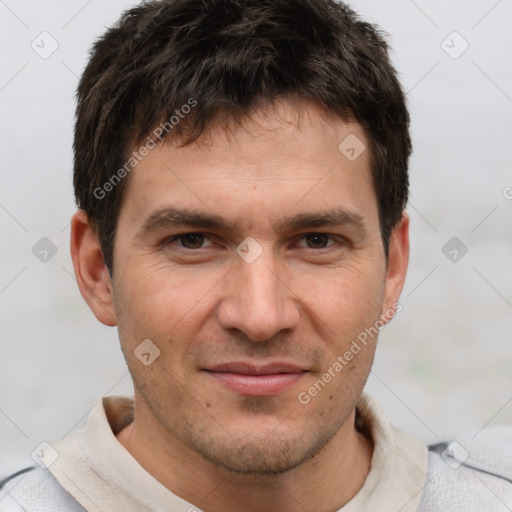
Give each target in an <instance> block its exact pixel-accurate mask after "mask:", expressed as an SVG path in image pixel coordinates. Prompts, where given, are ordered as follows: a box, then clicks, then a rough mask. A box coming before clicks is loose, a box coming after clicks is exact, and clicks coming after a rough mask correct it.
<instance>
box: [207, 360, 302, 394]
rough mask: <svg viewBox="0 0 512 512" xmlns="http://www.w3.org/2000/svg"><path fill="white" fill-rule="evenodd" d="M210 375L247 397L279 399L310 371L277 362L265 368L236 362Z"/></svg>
mask: <svg viewBox="0 0 512 512" xmlns="http://www.w3.org/2000/svg"><path fill="white" fill-rule="evenodd" d="M204 371H205V372H206V373H207V375H209V376H210V377H212V378H214V379H215V380H216V381H217V382H218V383H220V384H221V385H223V386H224V387H227V388H228V389H230V390H231V391H234V392H235V393H238V394H240V395H244V396H275V395H278V394H280V393H282V392H284V391H285V390H286V389H288V388H290V387H291V386H293V385H294V384H296V383H297V382H298V381H299V380H301V379H302V378H303V377H304V375H305V374H306V373H308V370H305V369H304V368H301V367H300V366H297V365H294V364H290V363H286V362H280V361H276V362H273V363H270V364H265V365H255V364H251V363H246V362H241V361H236V362H230V363H223V364H219V365H215V366H212V367H210V368H207V369H205V370H204Z"/></svg>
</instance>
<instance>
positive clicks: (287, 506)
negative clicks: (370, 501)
mask: <svg viewBox="0 0 512 512" xmlns="http://www.w3.org/2000/svg"><path fill="white" fill-rule="evenodd" d="M136 403H137V402H136ZM139 404H140V402H139ZM354 419H355V410H354V411H353V412H352V414H350V416H349V417H348V418H347V420H346V421H345V423H344V424H343V425H342V427H341V428H340V429H339V431H338V432H337V434H336V435H335V436H334V437H333V438H332V439H331V441H330V442H329V443H328V444H327V445H326V446H325V447H324V448H323V449H322V450H321V451H320V452H319V453H318V454H317V455H316V456H315V457H313V458H311V459H309V460H308V461H306V462H304V463H303V464H301V465H300V466H298V467H296V468H295V469H292V470H290V471H287V472H286V473H281V474H277V475H254V474H240V473H234V472H232V471H229V470H227V469H224V468H220V467H218V466H217V465H215V464H213V463H211V462H210V461H208V460H206V459H205V458H203V457H202V456H200V455H199V454H197V453H195V452H194V451H192V450H190V449H189V448H188V447H186V446H184V445H183V444H182V443H181V442H179V441H178V440H177V439H176V438H174V437H173V436H172V435H170V434H169V433H168V432H167V431H165V430H163V429H162V428H161V427H160V426H159V425H158V424H157V422H156V420H155V419H154V418H152V417H151V416H150V415H146V414H138V411H137V410H136V411H135V420H134V421H133V423H131V424H130V425H128V426H127V427H125V428H124V429H123V430H122V431H121V432H119V433H118V434H117V439H118V441H119V442H120V443H121V444H122V445H123V446H124V447H125V448H126V449H127V450H128V451H129V452H130V453H131V455H132V456H133V457H134V458H135V459H136V460H137V462H138V463H139V464H140V465H141V466H142V467H143V468H144V469H145V470H146V471H148V472H149V473H150V474H151V475H152V476H154V477H155V478H156V479H157V480H158V481H159V482H160V483H161V484H162V485H164V486H165V487H166V488H167V489H169V490H170V491H171V492H173V493H174V494H176V495H177V496H180V497H181V498H182V499H184V500H186V501H188V502H190V503H192V504H194V505H196V506H198V507H200V508H201V509H202V510H205V511H206V512H225V511H226V510H238V509H243V510H245V511H247V512H259V511H261V510H265V511H266V512H289V511H290V512H291V511H296V510H298V509H299V510H300V509H305V510H316V511H318V512H332V511H334V510H339V509H340V508H341V507H342V506H344V505H345V504H346V503H347V502H348V501H350V500H351V499H352V498H353V497H354V496H355V495H356V494H357V492H358V491H359V490H360V489H361V487H362V486H363V484H364V482H365V480H366V477H367V475H368V473H369V471H370V465H371V457H372V451H373V446H372V442H371V440H370V439H367V438H366V437H365V436H364V435H363V434H361V433H360V432H358V431H357V430H356V429H355V427H354ZM147 432H151V433H152V434H151V435H147Z"/></svg>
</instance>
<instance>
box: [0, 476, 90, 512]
mask: <svg viewBox="0 0 512 512" xmlns="http://www.w3.org/2000/svg"><path fill="white" fill-rule="evenodd" d="M35 511H37V512H44V511H51V512H85V510H84V509H83V508H82V507H81V506H80V505H79V504H78V503H77V502H76V501H75V500H74V499H73V498H72V497H71V496H70V495H69V494H68V493H67V492H66V491H65V490H64V489H63V488H62V486H61V485H60V484H59V483H58V482H57V480H56V479H55V477H54V476H53V475H52V474H51V473H50V471H48V470H47V469H42V468H40V467H30V468H25V469H23V470H21V471H18V472H16V473H14V474H13V475H10V476H7V477H5V478H3V479H2V481H1V482H0V512H35Z"/></svg>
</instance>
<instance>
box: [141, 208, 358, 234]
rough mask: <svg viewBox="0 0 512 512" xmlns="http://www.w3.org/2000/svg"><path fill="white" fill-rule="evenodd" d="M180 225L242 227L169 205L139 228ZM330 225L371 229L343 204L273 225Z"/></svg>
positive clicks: (294, 227) (291, 227)
mask: <svg viewBox="0 0 512 512" xmlns="http://www.w3.org/2000/svg"><path fill="white" fill-rule="evenodd" d="M177 225H183V226H190V227H193V228H200V229H217V230H225V231H236V230H237V229H239V228H240V223H238V222H234V223H233V222H230V221H228V220H226V219H225V218H223V217H221V216H219V215H217V214H214V213H204V212H200V211H196V210H190V209H187V208H173V207H169V208H163V209H161V210H157V211H156V212H153V213H151V214H150V215H149V216H148V217H146V219H145V220H144V222H143V223H142V226H141V227H140V229H139V232H141V233H142V234H144V233H149V232H152V231H156V230H159V229H164V228H168V227H169V226H177ZM329 225H333V226H334V225H336V226H344V225H351V226H353V227H355V228H358V229H359V230H360V231H362V232H363V233H364V234H366V233H367V231H368V227H367V222H366V219H365V217H363V216H362V215H361V214H359V213H357V212H354V211H350V210H344V209H342V208H336V209H333V210H328V211H321V212H311V213H299V214H297V215H294V216H292V217H282V218H281V219H279V220H278V221H277V222H276V223H275V224H273V228H274V229H275V230H276V231H291V230H297V229H303V228H317V227H322V226H329Z"/></svg>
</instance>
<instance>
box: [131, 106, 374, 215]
mask: <svg viewBox="0 0 512 512" xmlns="http://www.w3.org/2000/svg"><path fill="white" fill-rule="evenodd" d="M367 148H368V141H367V138H366V135H365V132H364V130H363V128H362V127H361V125H359V124H358V123H357V122H346V121H343V120H341V119H339V118H337V117H334V116H332V115H328V114H326V113H325V111H323V110H322V109H321V108H319V107H317V106H315V105H314V104H309V103H305V104H301V105H297V104H291V103H287V102H282V103H280V104H277V105H274V106H273V107H268V108H266V109H260V110H256V111H254V112H253V113H252V114H251V115H250V116H248V117H247V118H246V119H245V120H244V122H243V123H242V124H241V125H235V124H231V125H228V126H220V125H218V126H212V128H210V129H209V130H208V131H207V132H206V133H204V134H203V135H202V136H201V137H200V138H199V139H198V140H197V141H196V142H194V143H192V144H190V145H188V146H185V147H178V146H177V145H173V144H172V143H166V144H161V145H159V146H157V147H156V148H155V149H153V150H151V151H150V152H149V153H148V154H147V156H145V157H144V159H143V160H142V161H141V162H140V163H139V164H138V165H137V166H136V168H135V169H134V170H133V171H132V173H131V176H130V179H129V181H128V184H127V185H128V186H127V189H126V190H125V198H124V201H123V208H122V210H121V216H122V215H123V210H127V211H128V213H129V214H130V218H131V221H132V222H134V223H137V222H140V221H142V220H143V219H144V218H146V217H147V216H148V215H150V214H151V213H153V212H155V211H158V210H162V209H165V208H169V207H180V206H181V207H185V206H186V207H187V208H189V209H195V210H198V209H202V210H206V211H210V213H211V212H218V213H219V214H223V213H225V214H226V215H231V216H238V217H240V216H242V217H247V219H248V221H249V217H255V216H256V215H259V217H260V219H263V218H264V217H265V216H266V215H267V214H268V216H271V215H274V216H275V215H277V214H279V216H280V218H282V216H283V214H284V213H285V211H290V213H293V214H300V213H307V212H308V209H311V208H314V209H315V211H318V210H319V207H321V206H322V205H325V206H326V207H327V205H328V206H329V207H330V208H334V207H336V208H339V207H344V208H346V209H349V210H351V211H354V212H357V211H358V210H366V212H365V213H364V215H365V216H368V215H370V216H372V215H373V214H375V215H376V212H377V207H376V199H375V194H374V187H373V183H372V177H371V172H370V163H369V162H370V155H369V150H368V149H367ZM237 220H238V219H237ZM269 220H270V217H269ZM251 223H252V224H254V219H252V220H251V221H250V222H249V224H251Z"/></svg>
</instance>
